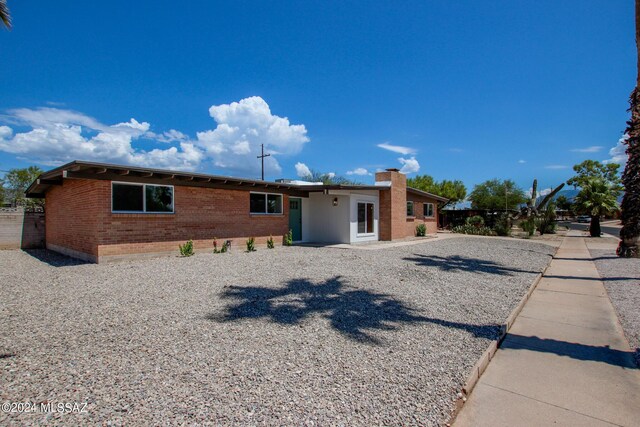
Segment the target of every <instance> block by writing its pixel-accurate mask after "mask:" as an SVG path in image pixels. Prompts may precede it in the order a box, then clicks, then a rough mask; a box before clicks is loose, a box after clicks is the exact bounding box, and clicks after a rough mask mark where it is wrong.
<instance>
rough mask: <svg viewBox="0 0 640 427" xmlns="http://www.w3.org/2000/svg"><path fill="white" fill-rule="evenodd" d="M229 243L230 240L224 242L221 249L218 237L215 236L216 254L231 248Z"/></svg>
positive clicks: (214, 246)
mask: <svg viewBox="0 0 640 427" xmlns="http://www.w3.org/2000/svg"><path fill="white" fill-rule="evenodd" d="M229 243H230V241H229V240H227V241H226V242H222V246H221V247H220V249H218V239H217V238H215V237H214V238H213V253H214V254H223V253H225V252H227V249H229V247H228V246H229Z"/></svg>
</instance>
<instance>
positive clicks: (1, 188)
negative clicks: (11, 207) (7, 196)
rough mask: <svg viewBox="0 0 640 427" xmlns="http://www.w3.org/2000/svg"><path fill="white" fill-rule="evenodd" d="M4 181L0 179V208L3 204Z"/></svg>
mask: <svg viewBox="0 0 640 427" xmlns="http://www.w3.org/2000/svg"><path fill="white" fill-rule="evenodd" d="M4 193H5V191H4V179H1V178H0V207H1V206H2V205H3V204H4Z"/></svg>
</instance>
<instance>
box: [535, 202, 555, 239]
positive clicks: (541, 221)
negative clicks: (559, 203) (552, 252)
mask: <svg viewBox="0 0 640 427" xmlns="http://www.w3.org/2000/svg"><path fill="white" fill-rule="evenodd" d="M535 223H536V228H537V229H538V231H539V232H540V235H541V236H542V235H544V234H555V232H556V228H557V226H558V225H557V224H556V205H555V203H553V202H551V203H549V204H548V205H547V208H546V209H545V211H544V212H542V215H540V217H538V218H536V221H535Z"/></svg>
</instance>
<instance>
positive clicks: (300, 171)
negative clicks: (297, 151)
mask: <svg viewBox="0 0 640 427" xmlns="http://www.w3.org/2000/svg"><path fill="white" fill-rule="evenodd" d="M295 167H296V174H297V175H298V176H299V177H300V178H306V177H308V176H311V169H309V167H308V166H307V165H305V164H304V163H301V162H298V163H296V166H295Z"/></svg>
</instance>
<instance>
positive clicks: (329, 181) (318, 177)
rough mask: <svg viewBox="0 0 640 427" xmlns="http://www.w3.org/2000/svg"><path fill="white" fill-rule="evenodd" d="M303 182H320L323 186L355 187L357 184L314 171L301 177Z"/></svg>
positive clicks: (333, 175)
mask: <svg viewBox="0 0 640 427" xmlns="http://www.w3.org/2000/svg"><path fill="white" fill-rule="evenodd" d="M302 179H303V180H305V181H309V182H322V183H323V184H325V185H357V184H359V182H356V181H351V180H350V179H347V178H345V177H342V176H338V175H335V174H332V173H324V172H319V171H316V170H313V169H312V170H311V174H310V175H307V176H304V177H302Z"/></svg>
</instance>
